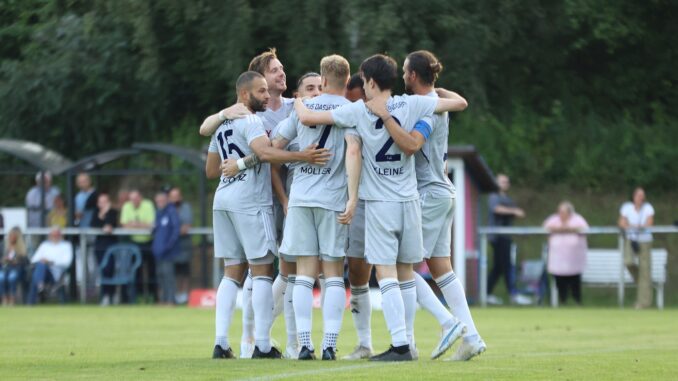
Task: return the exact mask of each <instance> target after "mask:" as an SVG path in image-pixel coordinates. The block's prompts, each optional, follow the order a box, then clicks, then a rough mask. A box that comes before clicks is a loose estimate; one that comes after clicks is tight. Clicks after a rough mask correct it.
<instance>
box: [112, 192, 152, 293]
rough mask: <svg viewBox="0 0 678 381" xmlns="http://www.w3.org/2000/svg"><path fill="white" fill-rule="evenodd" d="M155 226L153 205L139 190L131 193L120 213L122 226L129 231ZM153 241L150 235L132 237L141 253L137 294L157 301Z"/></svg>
mask: <svg viewBox="0 0 678 381" xmlns="http://www.w3.org/2000/svg"><path fill="white" fill-rule="evenodd" d="M154 224H155V208H154V207H153V203H152V202H151V201H150V200H147V199H145V198H143V196H142V195H141V192H140V191H139V190H136V189H134V190H132V191H130V192H129V201H127V202H126V203H125V204H124V205H123V206H122V210H121V211H120V225H122V226H123V227H125V228H128V229H152V228H153V225H154ZM151 239H152V238H151V236H150V235H149V234H138V235H133V236H132V242H134V243H136V244H137V245H138V246H139V250H140V251H141V269H140V270H141V271H138V272H137V294H139V293H141V292H143V293H144V294H146V295H149V294H150V297H151V299H152V300H157V284H156V280H155V258H154V257H153V253H152V252H151ZM144 279H146V282H144ZM146 286H148V292H144V289H145V288H146Z"/></svg>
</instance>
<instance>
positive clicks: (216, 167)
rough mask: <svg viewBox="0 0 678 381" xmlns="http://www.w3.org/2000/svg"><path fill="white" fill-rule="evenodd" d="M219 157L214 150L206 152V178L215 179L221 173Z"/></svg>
mask: <svg viewBox="0 0 678 381" xmlns="http://www.w3.org/2000/svg"><path fill="white" fill-rule="evenodd" d="M220 165H221V158H220V157H219V154H218V153H216V152H208V153H207V161H206V163H205V176H206V177H207V178H208V179H216V178H218V177H219V175H221V169H220Z"/></svg>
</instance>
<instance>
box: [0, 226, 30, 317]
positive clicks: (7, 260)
mask: <svg viewBox="0 0 678 381" xmlns="http://www.w3.org/2000/svg"><path fill="white" fill-rule="evenodd" d="M27 263H28V257H27V256H26V244H25V243H24V238H23V235H22V234H21V229H20V228H19V227H18V226H16V227H13V228H12V229H11V230H10V231H9V233H8V234H7V239H6V240H5V244H4V250H3V255H2V261H1V262H0V297H1V298H2V305H3V306H4V305H10V306H13V305H14V303H15V301H16V286H17V284H18V283H19V282H20V281H21V280H22V279H23V274H24V270H25V268H26V264H27Z"/></svg>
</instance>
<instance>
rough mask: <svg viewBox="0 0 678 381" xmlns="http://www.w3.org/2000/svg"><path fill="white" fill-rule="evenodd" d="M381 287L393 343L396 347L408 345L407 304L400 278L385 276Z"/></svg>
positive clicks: (385, 315) (385, 314)
mask: <svg viewBox="0 0 678 381" xmlns="http://www.w3.org/2000/svg"><path fill="white" fill-rule="evenodd" d="M379 288H380V289H381V304H382V309H383V311H384V319H385V320H386V326H387V327H388V331H389V333H390V334H391V344H392V345H393V346H394V347H399V346H402V345H408V344H409V342H408V340H407V334H406V326H405V306H404V305H403V297H402V294H401V293H400V287H399V285H398V280H397V279H395V278H384V279H382V280H380V281H379Z"/></svg>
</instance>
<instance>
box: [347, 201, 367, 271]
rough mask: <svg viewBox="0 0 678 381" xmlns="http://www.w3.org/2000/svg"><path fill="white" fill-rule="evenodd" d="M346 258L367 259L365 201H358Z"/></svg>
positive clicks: (350, 230)
mask: <svg viewBox="0 0 678 381" xmlns="http://www.w3.org/2000/svg"><path fill="white" fill-rule="evenodd" d="M346 256H347V257H351V258H360V259H365V201H364V200H358V206H356V208H355V213H354V214H353V219H352V220H351V224H350V225H348V250H347V251H346Z"/></svg>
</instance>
